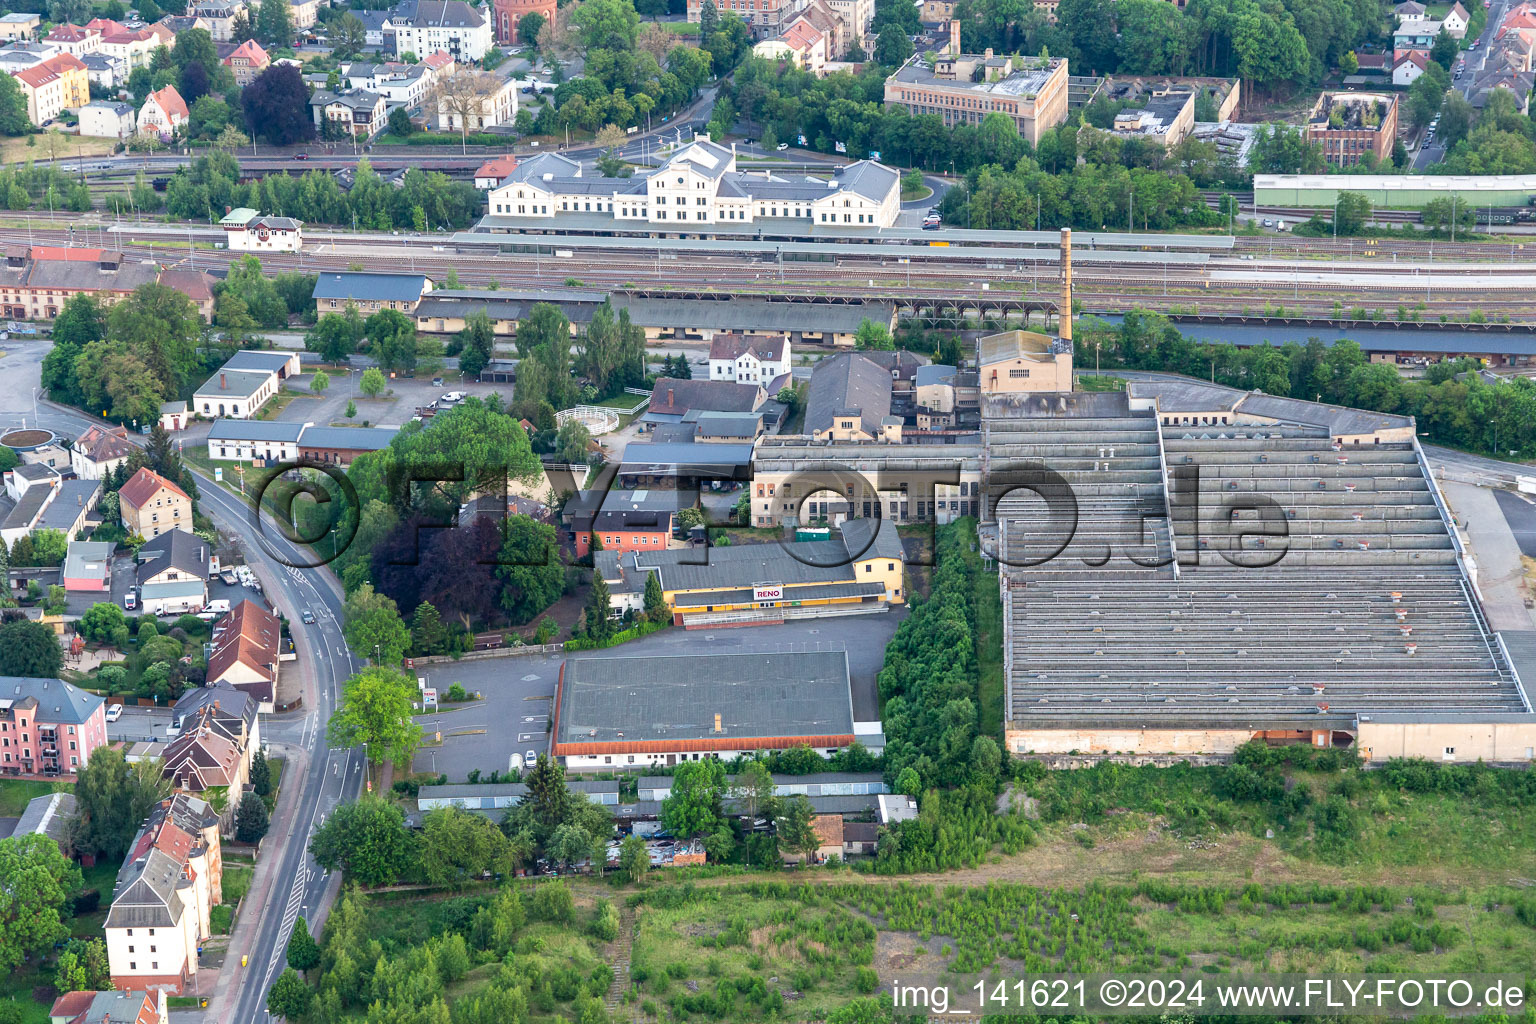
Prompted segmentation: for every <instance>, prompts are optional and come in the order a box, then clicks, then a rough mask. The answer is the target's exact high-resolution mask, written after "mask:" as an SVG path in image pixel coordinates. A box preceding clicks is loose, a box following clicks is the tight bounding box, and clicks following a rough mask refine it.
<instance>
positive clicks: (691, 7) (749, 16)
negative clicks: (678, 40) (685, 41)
mask: <svg viewBox="0 0 1536 1024" xmlns="http://www.w3.org/2000/svg"><path fill="white" fill-rule="evenodd" d="M804 5H805V0H715V9H716V10H718V11H719V12H720V13H721V14H724V13H725V12H727V11H730V12H731V13H733V14H735V15H736V16H737V17H739V18H740V19H741V20H742V21H744V22H746V24H747V27H748V28H750V29H751V30H752V33H753V34H754V35H756V36H757V37H758V38H760V39H762V38H767V37H769V36H776V35H779V34H781V33H782V32H783V31H784V29H785V27H786V26H787V25H788V24H789V22H790V20H791V19H792V18H794V16H795V15H796V14H797V13H798V12H799V10H800V8H801V7H803V6H804ZM702 10H703V0H688V20H689V21H690V22H692V23H694V24H695V25H696V24H698V22H699V12H700V11H702Z"/></svg>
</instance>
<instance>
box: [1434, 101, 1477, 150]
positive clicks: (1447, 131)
mask: <svg viewBox="0 0 1536 1024" xmlns="http://www.w3.org/2000/svg"><path fill="white" fill-rule="evenodd" d="M1472 113H1473V112H1472V104H1471V103H1469V102H1468V101H1467V98H1466V97H1465V96H1463V95H1462V94H1461V93H1459V92H1457V91H1456V90H1454V89H1452V90H1450V91H1449V92H1447V93H1446V94H1445V102H1444V103H1442V104H1440V129H1439V136H1440V140H1441V141H1442V142H1443V143H1444V144H1445V148H1446V149H1451V148H1453V147H1454V146H1455V145H1456V143H1458V142H1460V141H1461V140H1462V139H1464V138H1466V137H1467V133H1468V132H1469V131H1471V129H1472Z"/></svg>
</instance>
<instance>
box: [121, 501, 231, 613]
mask: <svg viewBox="0 0 1536 1024" xmlns="http://www.w3.org/2000/svg"><path fill="white" fill-rule="evenodd" d="M190 529H191V526H190V524H185V523H183V524H181V526H180V527H179V528H176V529H171V530H167V531H166V532H164V533H161V534H160V535H159V536H157V537H151V538H150V539H149V540H147V541H145V542H144V546H143V547H141V548H139V550H138V568H137V570H136V571H137V577H138V588H139V607H140V608H141V609H143V611H144V612H145V613H146V614H149V615H185V614H187V613H188V612H199V611H202V610H203V606H204V605H205V604H207V603H208V577H209V576H210V575H212V559H211V557H210V556H211V555H212V553H213V552H212V551H211V550H210V549H209V547H208V542H207V541H205V540H203V539H202V538H201V537H199V536H197V535H196V534H194V533H190V532H188V531H189V530H190Z"/></svg>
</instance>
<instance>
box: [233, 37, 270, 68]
mask: <svg viewBox="0 0 1536 1024" xmlns="http://www.w3.org/2000/svg"><path fill="white" fill-rule="evenodd" d="M238 57H244V58H245V59H246V60H248V61H250V62H251V63H252V64H256V65H263V64H270V63H271V62H272V60H271V58H270V57H268V56H267V51H266V50H263V49H262V48H261V45H260V44H259V43H257V42H256V40H254V39H247V40H246V41H245V42H243V43H241V44H240V45H239V46H237V47H235V49H234V52H233V53H231V54H230V55H229V56H228V57H225V58H224V60H223V63H225V64H230V63H233V62H234V60H235V59H236V58H238Z"/></svg>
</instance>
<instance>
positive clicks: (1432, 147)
mask: <svg viewBox="0 0 1536 1024" xmlns="http://www.w3.org/2000/svg"><path fill="white" fill-rule="evenodd" d="M1478 2H1481V0H1473V3H1478ZM1514 2H1515V0H1494V3H1493V6H1492V7H1490V8H1488V24H1487V26H1486V27H1485V28H1484V29H1483V34H1482V35H1481V36H1479V37H1478V40H1477V49H1475V50H1463V51H1461V53H1460V55H1459V57H1458V59H1464V60H1465V61H1466V62H1467V66H1466V69H1465V70H1464V71H1463V72H1462V75H1461V77H1460V78H1455V79H1453V80H1452V81H1451V88H1452V89H1454V90H1456V91H1457V92H1459V93H1461V94H1462V96H1466V97H1469V98H1470V94H1471V92H1472V83H1473V82H1474V81H1475V80H1476V79H1477V76H1478V75H1479V74H1481V73H1482V71H1483V68H1484V67H1485V66H1486V65H1487V63H1488V45H1489V44H1490V43H1491V42H1492V41H1493V37H1494V34H1495V33H1496V32H1497V31H1498V30H1499V22H1501V21H1503V20H1504V15H1505V14H1507V13H1508V11H1509V8H1510V5H1511V4H1512V3H1514ZM1467 6H1468V7H1469V8H1470V7H1471V6H1472V5H1471V4H1468V5H1467ZM1454 67H1455V65H1452V68H1453V69H1454ZM1444 159H1445V146H1444V144H1442V143H1441V142H1440V140H1439V139H1438V138H1437V139H1436V140H1435V141H1434V142H1432V143H1430V144H1429V145H1427V146H1424V147H1423V148H1421V149H1420V150H1419V151H1418V152H1417V153H1416V154H1414V158H1413V169H1414V170H1416V171H1423V170H1426V169H1428V168H1429V167H1430V166H1431V165H1432V164H1437V163H1439V162H1440V161H1442V160H1444Z"/></svg>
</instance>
